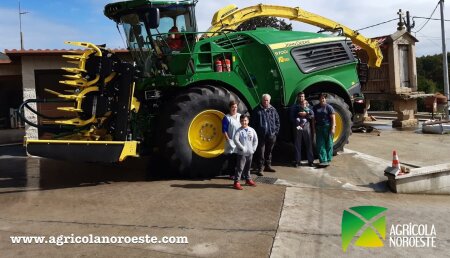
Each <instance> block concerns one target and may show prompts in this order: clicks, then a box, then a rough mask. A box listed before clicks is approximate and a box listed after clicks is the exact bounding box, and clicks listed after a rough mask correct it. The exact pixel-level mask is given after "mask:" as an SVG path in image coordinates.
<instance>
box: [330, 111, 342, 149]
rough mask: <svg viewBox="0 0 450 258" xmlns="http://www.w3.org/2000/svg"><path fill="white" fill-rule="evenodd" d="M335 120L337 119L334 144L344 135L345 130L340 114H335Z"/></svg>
mask: <svg viewBox="0 0 450 258" xmlns="http://www.w3.org/2000/svg"><path fill="white" fill-rule="evenodd" d="M334 116H335V119H336V131H335V132H334V138H333V142H334V143H335V142H336V141H337V140H338V139H339V137H341V135H342V130H343V128H344V123H343V121H342V116H341V115H340V114H339V113H337V112H336V113H335V115H334Z"/></svg>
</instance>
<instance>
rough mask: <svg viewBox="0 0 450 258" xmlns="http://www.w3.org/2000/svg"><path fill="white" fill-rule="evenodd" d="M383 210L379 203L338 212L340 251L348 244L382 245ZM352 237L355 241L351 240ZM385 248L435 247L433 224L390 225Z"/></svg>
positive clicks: (384, 226)
mask: <svg viewBox="0 0 450 258" xmlns="http://www.w3.org/2000/svg"><path fill="white" fill-rule="evenodd" d="M386 211H387V208H385V207H379V206H355V207H351V208H349V209H347V210H344V212H343V214H342V228H341V237H342V250H343V251H344V252H346V251H347V249H348V247H349V246H350V245H351V244H352V242H353V245H354V246H361V247H383V246H384V241H385V240H386ZM354 239H355V240H354ZM389 247H416V248H423V247H436V228H435V226H434V224H430V225H428V224H415V223H411V222H409V223H405V224H392V225H390V230H389Z"/></svg>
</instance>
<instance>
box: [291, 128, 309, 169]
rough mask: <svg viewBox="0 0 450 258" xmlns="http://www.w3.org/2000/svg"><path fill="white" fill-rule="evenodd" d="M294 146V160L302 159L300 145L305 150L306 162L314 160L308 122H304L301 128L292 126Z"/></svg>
mask: <svg viewBox="0 0 450 258" xmlns="http://www.w3.org/2000/svg"><path fill="white" fill-rule="evenodd" d="M294 146H295V162H297V163H300V161H301V160H302V146H304V147H305V150H306V158H307V159H308V162H313V161H314V154H313V146H312V136H311V128H310V124H309V123H306V124H305V126H304V127H303V129H302V130H297V128H296V127H295V128H294Z"/></svg>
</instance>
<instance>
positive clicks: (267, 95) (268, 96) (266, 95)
mask: <svg viewBox="0 0 450 258" xmlns="http://www.w3.org/2000/svg"><path fill="white" fill-rule="evenodd" d="M265 97H267V98H269V101H270V99H271V98H272V97H271V96H270V95H269V94H267V93H264V94H263V95H262V97H261V98H262V99H264V98H265Z"/></svg>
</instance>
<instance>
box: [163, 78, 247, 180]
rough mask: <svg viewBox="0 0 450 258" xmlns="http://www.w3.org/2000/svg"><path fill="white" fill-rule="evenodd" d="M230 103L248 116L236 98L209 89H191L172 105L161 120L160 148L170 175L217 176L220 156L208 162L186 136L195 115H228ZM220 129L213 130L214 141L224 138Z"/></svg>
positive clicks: (220, 162) (235, 96)
mask: <svg viewBox="0 0 450 258" xmlns="http://www.w3.org/2000/svg"><path fill="white" fill-rule="evenodd" d="M232 100H234V101H237V102H238V103H239V106H238V112H239V113H241V114H243V113H246V112H247V107H246V106H245V104H244V103H243V102H242V101H241V100H240V99H239V97H238V96H237V95H236V94H234V93H232V92H230V91H228V90H226V89H224V88H221V87H216V86H210V85H204V86H196V87H193V88H190V89H188V90H187V91H185V92H183V93H181V94H180V95H178V96H177V97H175V98H174V99H173V101H171V103H170V104H169V105H168V106H167V108H166V109H165V112H163V117H162V119H161V124H160V129H161V130H160V135H161V137H160V140H161V141H160V144H159V145H160V150H161V154H162V155H163V157H164V158H165V159H166V160H167V161H168V162H169V165H170V167H171V168H172V171H174V172H175V173H177V174H179V175H181V176H189V177H213V176H216V175H219V174H220V172H221V170H222V166H223V164H224V161H225V160H224V157H223V155H219V156H217V157H210V158H205V157H202V156H200V155H198V154H197V153H196V152H195V151H194V149H193V148H192V147H191V144H190V143H189V138H188V132H189V129H190V126H191V123H192V121H193V120H194V118H195V117H196V116H197V115H198V114H200V113H201V112H204V111H205V110H216V111H220V112H222V113H223V114H227V113H228V111H229V107H228V105H229V103H230V101H232ZM221 129H222V128H221V126H220V128H217V126H216V127H215V128H214V135H215V137H223V136H222V131H221ZM219 134H220V135H219Z"/></svg>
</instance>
